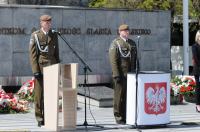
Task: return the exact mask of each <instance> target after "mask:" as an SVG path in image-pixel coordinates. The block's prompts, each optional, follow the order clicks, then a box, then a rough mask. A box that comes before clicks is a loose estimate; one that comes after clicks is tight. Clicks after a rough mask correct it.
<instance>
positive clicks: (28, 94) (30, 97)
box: [17, 78, 35, 102]
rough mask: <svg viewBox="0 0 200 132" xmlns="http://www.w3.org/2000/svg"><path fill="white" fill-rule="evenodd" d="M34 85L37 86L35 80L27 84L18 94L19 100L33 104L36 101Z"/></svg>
mask: <svg viewBox="0 0 200 132" xmlns="http://www.w3.org/2000/svg"><path fill="white" fill-rule="evenodd" d="M34 84H35V80H34V78H32V79H31V80H28V81H27V82H25V83H24V84H23V85H22V87H21V88H20V90H19V91H18V93H17V95H18V96H19V98H20V99H23V100H26V101H28V102H33V101H34V92H33V89H34Z"/></svg>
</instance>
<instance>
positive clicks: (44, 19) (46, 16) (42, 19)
mask: <svg viewBox="0 0 200 132" xmlns="http://www.w3.org/2000/svg"><path fill="white" fill-rule="evenodd" d="M51 18H52V17H51V16H49V15H42V16H40V21H51Z"/></svg>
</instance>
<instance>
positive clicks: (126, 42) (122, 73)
mask: <svg viewBox="0 0 200 132" xmlns="http://www.w3.org/2000/svg"><path fill="white" fill-rule="evenodd" d="M119 35H120V36H119V37H118V38H116V39H115V40H114V41H113V42H112V43H111V45H110V48H109V58H110V63H111V68H112V77H113V89H114V116H115V120H116V122H117V123H118V124H125V123H126V89H127V73H128V72H131V71H135V68H136V65H135V64H136V51H137V50H136V44H135V42H134V41H133V40H131V39H129V38H128V36H129V26H128V25H126V24H122V25H120V26H119Z"/></svg>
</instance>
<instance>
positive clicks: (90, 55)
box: [0, 5, 171, 78]
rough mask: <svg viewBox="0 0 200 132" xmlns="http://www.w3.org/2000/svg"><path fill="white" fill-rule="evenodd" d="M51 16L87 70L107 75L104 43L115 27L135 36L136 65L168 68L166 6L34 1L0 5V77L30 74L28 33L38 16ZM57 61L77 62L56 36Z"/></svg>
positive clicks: (132, 36)
mask: <svg viewBox="0 0 200 132" xmlns="http://www.w3.org/2000/svg"><path fill="white" fill-rule="evenodd" d="M43 14H49V15H51V16H52V17H53V21H52V24H53V28H54V29H55V30H58V31H59V32H61V34H62V35H63V36H64V37H65V38H66V40H67V41H68V42H69V44H70V45H71V47H72V48H74V50H76V51H77V53H78V54H79V55H80V56H81V57H82V58H83V60H85V61H86V63H87V64H88V65H89V67H90V68H91V69H92V72H89V75H99V76H100V78H101V76H102V77H103V76H107V77H110V76H111V67H110V63H109V60H108V49H109V46H110V43H111V42H112V40H113V39H114V38H116V37H117V36H118V32H117V29H118V26H119V25H120V24H122V23H126V24H128V25H129V26H130V34H131V35H130V38H131V39H133V40H135V41H136V42H137V38H136V36H138V35H139V36H141V37H140V41H139V61H140V69H141V70H147V71H151V70H158V71H166V72H168V71H169V70H170V58H171V55H170V32H171V31H170V20H171V15H170V11H152V12H146V11H137V10H136V11H135V10H117V9H89V8H72V7H71V8H69V7H63V6H62V7H59V6H39V5H37V6H36V5H0V18H1V19H0V47H1V48H0V69H1V70H0V76H31V75H32V72H31V68H30V64H29V54H28V47H29V40H30V35H31V33H32V32H33V31H35V30H36V29H39V17H40V15H43ZM59 48H60V58H61V61H62V62H61V63H71V62H77V63H79V75H81V74H83V65H82V64H81V62H80V61H79V59H78V58H77V57H76V56H75V55H74V54H73V53H72V52H71V50H70V49H69V47H68V46H67V45H66V44H65V43H64V41H63V40H62V39H61V38H59Z"/></svg>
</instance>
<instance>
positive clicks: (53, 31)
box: [51, 29, 60, 35]
mask: <svg viewBox="0 0 200 132" xmlns="http://www.w3.org/2000/svg"><path fill="white" fill-rule="evenodd" d="M51 32H52V33H57V34H58V35H60V32H58V31H56V30H53V29H52V30H51Z"/></svg>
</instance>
